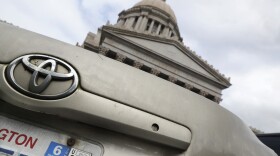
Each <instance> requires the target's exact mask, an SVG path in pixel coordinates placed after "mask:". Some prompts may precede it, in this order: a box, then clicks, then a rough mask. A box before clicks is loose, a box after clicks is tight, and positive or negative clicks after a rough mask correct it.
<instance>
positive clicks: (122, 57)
mask: <svg viewBox="0 0 280 156" xmlns="http://www.w3.org/2000/svg"><path fill="white" fill-rule="evenodd" d="M125 59H126V56H124V55H122V54H117V56H116V60H117V61H120V62H123V61H124V60H125Z"/></svg>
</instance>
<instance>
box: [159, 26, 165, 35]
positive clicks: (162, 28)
mask: <svg viewBox="0 0 280 156" xmlns="http://www.w3.org/2000/svg"><path fill="white" fill-rule="evenodd" d="M164 28H165V26H164V25H162V26H161V28H160V31H159V33H158V34H159V35H161V34H162V33H163V30H164Z"/></svg>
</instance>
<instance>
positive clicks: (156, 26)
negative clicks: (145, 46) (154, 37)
mask: <svg viewBox="0 0 280 156" xmlns="http://www.w3.org/2000/svg"><path fill="white" fill-rule="evenodd" d="M158 26H159V22H158V21H155V23H154V26H153V28H152V33H156V32H157V28H158Z"/></svg>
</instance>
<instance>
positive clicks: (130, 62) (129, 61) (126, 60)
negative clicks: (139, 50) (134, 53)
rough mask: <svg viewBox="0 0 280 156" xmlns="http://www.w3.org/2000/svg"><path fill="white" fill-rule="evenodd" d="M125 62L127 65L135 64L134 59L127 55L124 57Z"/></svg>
mask: <svg viewBox="0 0 280 156" xmlns="http://www.w3.org/2000/svg"><path fill="white" fill-rule="evenodd" d="M123 63H125V64H127V65H130V66H133V64H134V60H132V59H130V58H128V57H127V58H125V59H124V61H123Z"/></svg>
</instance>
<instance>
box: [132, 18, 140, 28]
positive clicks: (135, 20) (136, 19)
mask: <svg viewBox="0 0 280 156" xmlns="http://www.w3.org/2000/svg"><path fill="white" fill-rule="evenodd" d="M138 19H139V17H135V19H134V22H133V24H132V28H135V26H136V23H137V21H138Z"/></svg>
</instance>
